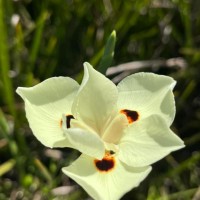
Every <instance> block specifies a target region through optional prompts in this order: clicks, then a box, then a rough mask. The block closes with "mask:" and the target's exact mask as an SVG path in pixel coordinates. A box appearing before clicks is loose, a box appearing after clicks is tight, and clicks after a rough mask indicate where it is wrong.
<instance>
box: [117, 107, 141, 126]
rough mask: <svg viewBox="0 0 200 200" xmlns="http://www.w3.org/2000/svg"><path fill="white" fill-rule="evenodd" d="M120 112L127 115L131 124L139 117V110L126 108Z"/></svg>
mask: <svg viewBox="0 0 200 200" xmlns="http://www.w3.org/2000/svg"><path fill="white" fill-rule="evenodd" d="M120 113H122V114H124V115H126V117H127V119H128V123H129V124H131V123H133V122H135V121H137V120H138V119H139V114H138V112H137V111H134V110H127V109H124V110H120Z"/></svg>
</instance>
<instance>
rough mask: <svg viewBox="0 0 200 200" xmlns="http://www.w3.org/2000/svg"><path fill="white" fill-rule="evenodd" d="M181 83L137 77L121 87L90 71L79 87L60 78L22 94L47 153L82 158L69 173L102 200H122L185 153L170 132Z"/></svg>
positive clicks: (87, 68) (23, 90) (151, 76)
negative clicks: (69, 152) (158, 167)
mask: <svg viewBox="0 0 200 200" xmlns="http://www.w3.org/2000/svg"><path fill="white" fill-rule="evenodd" d="M174 86H175V81H174V80H173V79H172V78H170V77H167V76H161V75H155V74H153V73H137V74H134V75H131V76H128V77H127V78H125V79H124V80H122V81H121V82H120V83H119V84H118V86H117V87H116V86H115V85H114V84H113V83H112V82H111V81H110V80H109V79H107V78H106V77H105V76H103V75H102V74H101V73H99V72H97V71H96V70H95V69H94V68H93V67H92V66H91V65H90V64H88V63H85V64H84V78H83V81H82V83H81V85H80V86H79V85H78V83H77V82H75V81H74V80H73V79H71V78H68V77H55V78H50V79H47V80H46V81H44V82H42V83H40V84H38V85H36V86H34V87H31V88H22V87H19V88H18V89H17V93H18V94H19V95H20V96H21V97H22V98H23V99H24V101H25V110H26V116H27V119H28V121H29V124H30V127H31V129H32V131H33V134H34V135H35V136H36V137H37V139H38V140H40V141H41V142H42V143H43V144H44V145H46V146H47V147H70V148H74V149H77V150H79V151H80V152H81V153H82V155H81V156H80V157H79V158H78V159H77V160H76V161H74V162H73V163H72V164H71V165H70V166H68V167H64V168H63V172H64V173H65V174H66V175H68V176H69V177H71V178H72V179H74V180H75V181H76V182H77V183H78V184H80V185H81V186H82V187H83V188H84V189H85V190H86V191H87V192H88V194H89V195H90V196H92V197H93V198H94V199H97V200H116V199H119V198H120V197H122V196H123V195H124V194H125V193H126V192H128V191H129V190H131V189H132V188H134V187H136V186H138V185H139V183H140V182H141V181H142V180H143V179H144V178H145V177H146V176H147V175H148V174H149V172H150V171H151V167H150V165H151V164H152V163H154V162H156V161H158V160H160V159H161V158H163V157H164V156H166V155H167V154H169V153H170V152H171V151H175V150H178V149H180V148H182V147H184V144H183V141H182V140H181V139H180V138H179V137H178V136H176V135H175V134H174V133H173V132H172V131H171V130H170V128H169V127H170V125H171V123H172V121H173V120H174V115H175V103H174V96H173V93H172V89H173V87H174Z"/></svg>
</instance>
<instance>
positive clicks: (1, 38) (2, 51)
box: [0, 0, 15, 116]
mask: <svg viewBox="0 0 200 200" xmlns="http://www.w3.org/2000/svg"><path fill="white" fill-rule="evenodd" d="M4 10H5V9H4V4H3V0H0V30H1V33H0V66H1V67H0V68H1V80H2V82H3V88H4V95H3V96H4V97H5V99H4V100H5V103H7V105H8V109H9V111H10V113H11V114H12V115H13V116H15V107H14V91H13V86H12V81H11V79H10V78H9V76H8V75H9V70H10V59H9V51H8V40H7V30H6V26H5V19H4Z"/></svg>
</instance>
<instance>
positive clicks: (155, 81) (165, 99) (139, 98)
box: [118, 73, 176, 125]
mask: <svg viewBox="0 0 200 200" xmlns="http://www.w3.org/2000/svg"><path fill="white" fill-rule="evenodd" d="M175 84H176V82H175V81H174V80H173V79H172V78H170V77H167V76H163V75H156V74H153V73H136V74H133V75H131V76H128V77H126V78H125V79H123V80H122V81H121V82H120V83H119V84H118V90H119V98H118V107H119V110H121V109H128V110H134V111H137V112H138V113H139V116H140V119H143V118H146V117H148V116H150V115H152V114H158V115H160V116H162V117H163V118H165V119H166V121H167V123H168V124H169V125H171V123H172V121H173V120H174V116H175V102H174V95H173V93H172V89H173V88H174V86H175Z"/></svg>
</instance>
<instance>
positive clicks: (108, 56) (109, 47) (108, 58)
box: [98, 31, 116, 74]
mask: <svg viewBox="0 0 200 200" xmlns="http://www.w3.org/2000/svg"><path fill="white" fill-rule="evenodd" d="M115 43H116V32H115V31H113V32H112V33H111V34H110V36H109V38H108V40H107V43H106V46H105V50H104V54H103V57H102V59H101V61H100V64H99V66H98V71H99V72H101V73H102V74H105V73H106V70H107V69H108V67H110V65H111V63H112V61H113V56H114V49H115Z"/></svg>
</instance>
